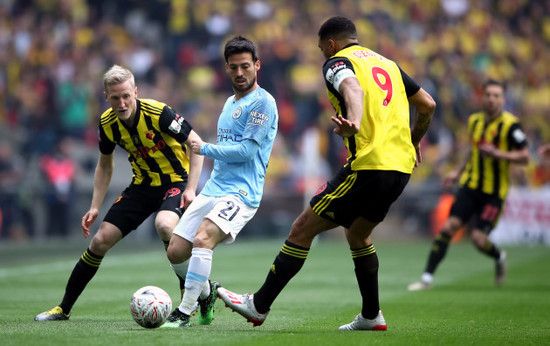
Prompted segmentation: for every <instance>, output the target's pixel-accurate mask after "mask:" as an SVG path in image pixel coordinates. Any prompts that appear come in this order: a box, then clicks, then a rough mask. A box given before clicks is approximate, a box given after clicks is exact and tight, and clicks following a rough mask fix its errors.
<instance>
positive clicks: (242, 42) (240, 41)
mask: <svg viewBox="0 0 550 346" xmlns="http://www.w3.org/2000/svg"><path fill="white" fill-rule="evenodd" d="M247 52H248V53H250V54H252V61H254V62H256V61H258V59H259V58H258V52H257V49H256V45H254V43H252V41H250V40H249V39H247V38H245V37H242V36H236V37H233V38H232V39H231V40H229V41H227V43H226V44H225V48H224V51H223V56H224V58H225V62H227V61H228V59H229V57H230V56H231V55H235V54H240V53H247Z"/></svg>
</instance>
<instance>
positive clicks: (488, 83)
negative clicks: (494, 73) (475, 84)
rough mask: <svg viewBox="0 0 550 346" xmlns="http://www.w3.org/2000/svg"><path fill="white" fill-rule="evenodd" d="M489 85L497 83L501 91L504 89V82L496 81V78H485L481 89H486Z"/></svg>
mask: <svg viewBox="0 0 550 346" xmlns="http://www.w3.org/2000/svg"><path fill="white" fill-rule="evenodd" d="M489 85H497V86H499V87H501V88H502V91H506V83H504V82H501V81H498V80H496V79H492V78H489V79H487V80H486V81H485V83H483V90H485V89H487V87H488V86H489Z"/></svg>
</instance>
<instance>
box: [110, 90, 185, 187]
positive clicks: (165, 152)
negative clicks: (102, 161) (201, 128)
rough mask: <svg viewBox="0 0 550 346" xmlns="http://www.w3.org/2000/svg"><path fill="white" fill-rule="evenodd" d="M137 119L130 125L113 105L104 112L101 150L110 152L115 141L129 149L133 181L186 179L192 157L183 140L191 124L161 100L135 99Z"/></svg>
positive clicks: (161, 182)
mask: <svg viewBox="0 0 550 346" xmlns="http://www.w3.org/2000/svg"><path fill="white" fill-rule="evenodd" d="M136 102H137V107H136V122H135V123H134V125H133V126H132V127H131V128H130V127H128V126H127V125H126V124H124V123H123V122H122V121H120V120H119V118H118V116H117V115H116V114H115V112H114V111H113V109H112V108H109V109H108V110H107V111H105V112H104V113H103V115H101V119H100V125H99V150H100V151H101V153H103V154H106V155H109V154H111V153H113V151H114V149H115V146H116V144H118V145H119V146H120V147H122V148H123V149H124V150H126V151H127V152H128V161H130V164H131V165H132V171H133V173H134V175H133V177H132V184H134V185H143V186H162V185H165V184H170V183H173V182H178V181H187V174H188V172H189V157H188V155H187V152H186V148H185V145H184V144H183V143H184V142H185V141H186V140H187V138H188V136H189V133H190V132H191V129H192V128H191V125H190V124H189V123H188V122H187V121H186V120H185V119H184V118H183V117H182V116H180V115H178V114H177V113H176V112H175V111H174V110H173V109H172V108H170V107H169V106H167V105H166V104H164V103H162V102H158V101H155V100H148V99H138V100H136Z"/></svg>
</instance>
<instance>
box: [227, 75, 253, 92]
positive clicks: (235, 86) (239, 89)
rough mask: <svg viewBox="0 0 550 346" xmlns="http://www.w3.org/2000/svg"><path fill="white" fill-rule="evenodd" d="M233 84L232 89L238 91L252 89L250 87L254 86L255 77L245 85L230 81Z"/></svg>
mask: <svg viewBox="0 0 550 346" xmlns="http://www.w3.org/2000/svg"><path fill="white" fill-rule="evenodd" d="M232 84H233V89H234V90H235V91H238V92H240V93H245V92H247V91H248V90H250V89H252V87H253V86H254V84H256V78H254V79H253V80H252V81H251V82H250V83H248V84H247V85H245V86H244V87H240V86H239V85H238V84H235V83H232Z"/></svg>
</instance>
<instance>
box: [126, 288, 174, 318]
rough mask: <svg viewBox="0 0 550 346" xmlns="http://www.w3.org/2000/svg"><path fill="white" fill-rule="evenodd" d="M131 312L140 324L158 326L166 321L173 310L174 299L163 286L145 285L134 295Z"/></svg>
mask: <svg viewBox="0 0 550 346" xmlns="http://www.w3.org/2000/svg"><path fill="white" fill-rule="evenodd" d="M130 312H131V313H132V317H133V318H134V320H135V321H136V322H137V323H138V324H139V325H140V326H142V327H144V328H157V327H160V326H161V325H162V324H163V323H164V322H165V321H166V319H167V318H168V316H169V315H170V312H172V300H171V299H170V296H169V295H168V293H166V292H165V291H164V290H163V289H162V288H159V287H156V286H145V287H142V288H140V289H139V290H137V291H136V292H135V293H134V295H133V296H132V300H131V301H130Z"/></svg>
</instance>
